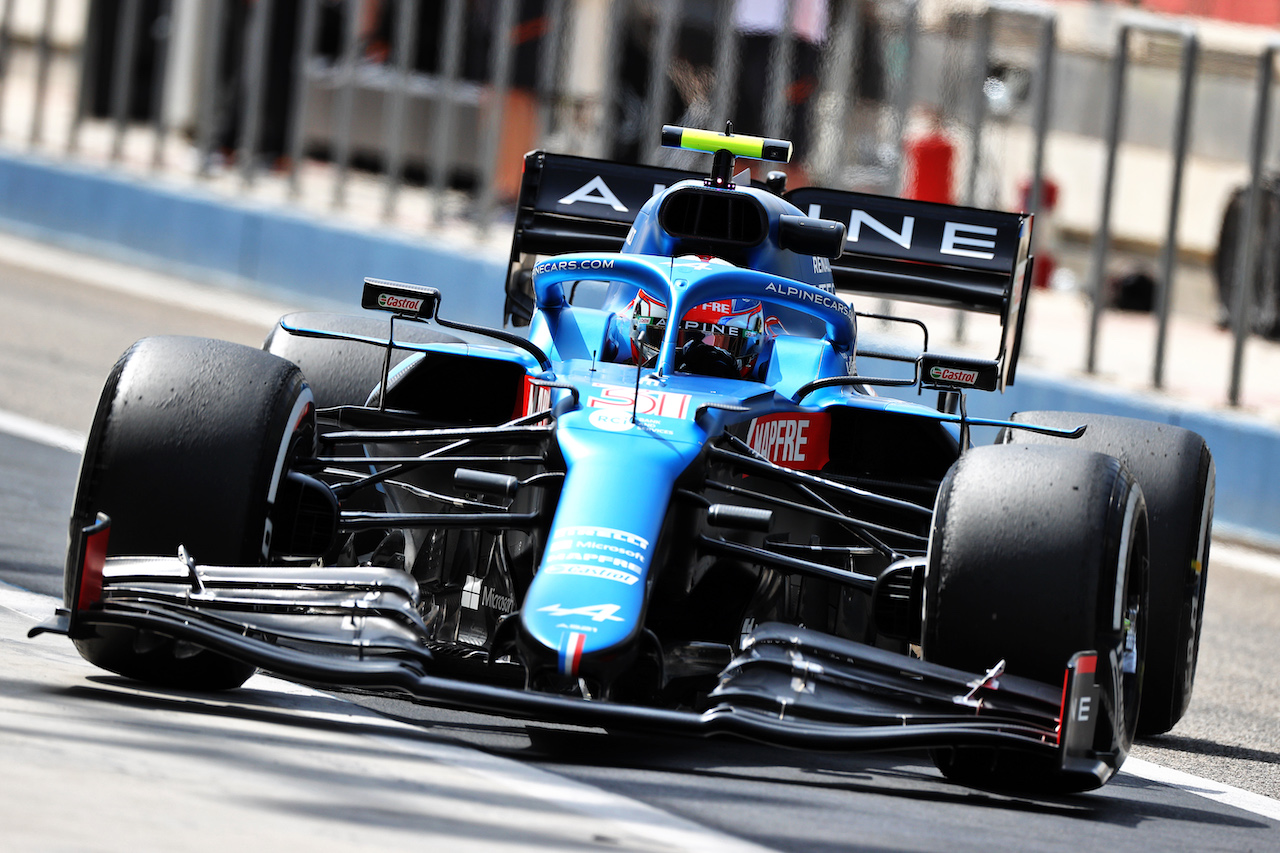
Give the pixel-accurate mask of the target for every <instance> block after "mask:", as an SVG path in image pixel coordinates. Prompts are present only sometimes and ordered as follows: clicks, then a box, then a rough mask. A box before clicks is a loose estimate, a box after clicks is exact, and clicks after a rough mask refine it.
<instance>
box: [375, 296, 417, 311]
mask: <svg viewBox="0 0 1280 853" xmlns="http://www.w3.org/2000/svg"><path fill="white" fill-rule="evenodd" d="M378 307H379V308H389V309H391V310H392V311H421V310H422V300H421V299H410V298H409V297H408V296H396V295H395V294H394V293H379V294H378Z"/></svg>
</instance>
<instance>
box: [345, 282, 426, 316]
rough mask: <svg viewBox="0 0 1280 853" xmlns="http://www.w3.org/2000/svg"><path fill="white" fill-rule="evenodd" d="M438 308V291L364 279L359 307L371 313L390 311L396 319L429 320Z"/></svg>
mask: <svg viewBox="0 0 1280 853" xmlns="http://www.w3.org/2000/svg"><path fill="white" fill-rule="evenodd" d="M439 306H440V291H439V290H436V289H435V288H434V287H425V286H423V285H421V284H405V283H403V282H399V281H384V280H383V279H380V278H366V279H365V280H364V293H363V294H362V295H361V297H360V307H361V308H369V309H371V310H373V311H390V312H391V313H392V314H395V315H396V316H397V317H408V318H410V319H413V320H430V319H432V318H433V317H435V315H436V309H437V308H438V307H439Z"/></svg>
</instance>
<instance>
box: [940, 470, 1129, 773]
mask: <svg viewBox="0 0 1280 853" xmlns="http://www.w3.org/2000/svg"><path fill="white" fill-rule="evenodd" d="M1146 553H1147V524H1146V511H1145V507H1144V505H1143V500H1142V492H1141V489H1140V488H1138V486H1137V485H1136V483H1135V481H1134V479H1133V478H1132V476H1130V475H1129V473H1128V472H1127V471H1125V470H1124V468H1123V467H1122V466H1121V465H1120V463H1119V462H1118V461H1117V460H1116V459H1114V458H1112V457H1109V456H1105V455H1103V454H1099V453H1091V452H1088V451H1080V450H1076V449H1072V448H1058V447H1031V446H1018V447H1002V446H993V447H977V448H973V449H971V450H969V451H968V452H966V453H965V454H964V455H963V456H962V457H961V458H960V459H959V461H958V462H957V463H956V464H955V465H954V466H953V467H952V469H951V471H950V472H949V473H948V475H947V477H946V479H945V480H944V481H943V483H942V486H941V489H940V490H939V493H938V500H937V506H936V511H935V515H934V522H933V529H932V531H931V533H930V541H929V559H928V565H927V569H926V573H925V585H924V589H925V592H924V625H923V627H924V631H923V638H922V639H923V642H922V653H923V656H924V658H925V659H926V660H929V661H932V662H935V663H940V664H944V665H946V666H952V667H956V668H959V669H964V670H967V671H970V672H975V673H979V674H981V673H985V672H988V671H990V670H992V668H994V667H995V666H996V665H997V664H998V663H999V662H1000V661H1004V663H1005V670H1004V671H1005V672H1006V673H1007V674H1009V675H1017V676H1021V677H1024V678H1030V679H1034V680H1036V681H1039V682H1041V683H1044V684H1047V685H1061V684H1062V679H1063V674H1064V672H1065V671H1066V668H1067V664H1068V662H1069V661H1070V659H1071V657H1072V655H1073V654H1075V653H1076V652H1081V651H1096V652H1097V653H1098V667H1099V680H1100V681H1101V680H1102V679H1103V674H1102V671H1103V669H1104V668H1106V667H1110V666H1112V664H1113V663H1115V665H1116V666H1117V668H1119V669H1120V670H1121V672H1117V673H1115V676H1116V678H1115V682H1114V683H1118V684H1119V685H1121V686H1120V688H1119V690H1118V691H1113V693H1114V695H1112V696H1111V698H1110V699H1109V700H1108V702H1107V703H1106V704H1107V705H1108V706H1109V707H1108V711H1107V713H1105V714H1103V715H1102V717H1101V718H1100V719H1099V721H1098V724H1097V726H1098V728H1097V740H1096V741H1095V743H1096V744H1097V745H1098V748H1099V750H1100V751H1106V752H1112V753H1113V754H1115V755H1116V758H1117V761H1116V766H1118V764H1119V762H1122V761H1123V760H1124V755H1125V754H1126V753H1127V751H1128V749H1129V746H1130V745H1131V743H1132V740H1133V736H1134V732H1135V730H1136V724H1137V715H1138V702H1139V697H1140V691H1141V678H1142V658H1143V631H1142V628H1143V617H1144V611H1145V597H1146V595H1145V594H1146V589H1145V586H1146V584H1145V580H1146ZM934 761H935V763H936V764H937V766H938V768H939V769H940V770H941V771H942V772H943V774H944V775H945V776H947V777H948V778H950V779H952V780H954V781H957V782H961V783H962V784H966V785H970V786H973V787H978V788H986V789H994V790H1018V791H1026V792H1038V793H1066V792H1071V791H1077V790H1086V789H1088V788H1093V787H1097V786H1098V785H1101V784H1103V783H1104V782H1105V781H1106V779H1107V778H1108V777H1106V776H1103V777H1101V778H1099V777H1097V776H1094V775H1091V774H1070V773H1064V772H1063V770H1062V768H1061V767H1060V765H1059V764H1058V763H1057V761H1056V759H1049V758H1046V757H1045V756H1042V755H1034V754H1031V753H1027V752H1020V751H1017V750H1012V749H1001V748H989V747H981V748H963V747H957V748H953V749H940V750H936V751H935V752H934Z"/></svg>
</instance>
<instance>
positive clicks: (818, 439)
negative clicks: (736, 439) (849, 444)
mask: <svg viewBox="0 0 1280 853" xmlns="http://www.w3.org/2000/svg"><path fill="white" fill-rule="evenodd" d="M747 444H748V445H749V446H750V447H751V449H752V450H754V451H755V452H756V453H759V454H760V455H761V456H763V457H764V458H765V459H768V460H769V461H770V462H772V463H774V464H775V465H781V466H783V467H785V468H795V469H797V470H801V471H816V470H818V469H820V468H821V467H822V466H824V465H826V464H827V461H828V460H829V459H830V458H831V454H830V446H831V416H830V415H828V414H827V413H826V412H815V413H814V414H786V415H768V416H767V417H763V418H756V419H755V420H753V421H752V422H751V428H750V429H749V430H748V431H747Z"/></svg>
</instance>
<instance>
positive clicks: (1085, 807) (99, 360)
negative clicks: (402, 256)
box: [0, 266, 1280, 850]
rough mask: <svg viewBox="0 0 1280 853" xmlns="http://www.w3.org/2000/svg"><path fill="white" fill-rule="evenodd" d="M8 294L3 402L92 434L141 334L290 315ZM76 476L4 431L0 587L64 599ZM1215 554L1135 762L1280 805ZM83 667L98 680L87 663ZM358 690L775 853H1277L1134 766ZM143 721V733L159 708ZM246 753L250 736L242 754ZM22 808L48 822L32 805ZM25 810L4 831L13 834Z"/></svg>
mask: <svg viewBox="0 0 1280 853" xmlns="http://www.w3.org/2000/svg"><path fill="white" fill-rule="evenodd" d="M103 275H104V276H105V273H104V274H103ZM174 287H175V288H176V289H177V290H180V289H181V288H180V287H178V285H177V284H175V285H174ZM197 293H198V291H193V292H192V293H191V294H188V295H187V296H181V295H180V296H181V298H179V299H177V300H176V301H179V302H186V301H188V300H189V299H194V298H195V296H196V294H197ZM169 295H170V296H173V295H174V290H170V291H169ZM172 301H174V300H172V299H171V300H170V302H172ZM0 304H3V305H4V306H5V311H4V315H5V318H6V320H5V322H6V327H7V328H6V335H5V337H4V338H3V341H2V342H0V409H6V410H9V411H16V412H18V413H19V414H21V415H26V416H27V417H31V418H34V419H36V420H37V421H42V422H46V423H52V424H53V425H55V426H59V427H62V428H63V429H65V430H69V431H72V432H79V433H83V432H85V431H87V428H88V423H89V421H90V419H91V417H92V411H93V406H94V404H95V402H96V397H97V392H98V389H99V387H100V384H101V382H102V379H103V377H105V375H106V372H107V371H108V370H109V369H110V365H111V363H112V362H113V361H114V359H115V357H116V356H117V355H118V353H119V352H120V351H122V350H123V349H124V348H125V347H126V346H127V345H128V344H129V343H131V342H132V340H133V339H134V338H136V337H139V336H141V335H142V334H149V333H169V332H175V331H177V332H184V333H193V334H212V335H215V336H219V337H227V338H230V339H235V340H241V341H243V342H245V343H250V344H256V343H258V342H259V341H260V340H261V338H262V336H263V334H264V333H265V330H266V328H267V323H269V321H270V317H271V316H273V315H274V314H275V313H279V312H278V311H277V310H276V309H277V307H278V306H265V307H262V306H259V307H258V309H257V310H258V313H257V314H256V315H254V313H253V312H252V311H249V312H246V311H243V310H242V309H243V308H244V307H245V306H238V307H237V306H230V307H228V306H229V304H230V301H229V300H227V299H225V298H222V297H220V298H219V299H218V300H217V304H218V305H220V306H222V307H223V308H227V310H226V311H224V312H223V313H224V314H227V315H232V316H230V317H228V316H214V315H211V314H209V313H208V312H207V311H203V310H202V311H191V310H186V309H181V310H179V309H175V308H173V307H172V306H166V307H157V306H156V305H155V303H154V302H153V301H152V300H150V299H139V298H137V297H134V296H126V295H122V294H121V293H119V292H104V291H102V290H100V289H98V288H86V287H85V286H84V285H83V284H82V283H80V282H77V281H71V280H67V279H65V278H61V277H57V276H48V275H45V274H37V273H32V272H31V271H29V270H21V269H16V268H11V267H4V266H0ZM245 304H246V305H251V304H252V303H249V302H246V303H245ZM237 318H242V319H237ZM264 318H265V319H264ZM76 467H77V460H76V458H75V455H74V454H72V453H69V452H67V451H64V450H59V449H56V448H52V447H48V446H46V445H44V444H41V443H37V442H32V441H28V440H25V439H21V438H15V437H13V436H11V435H7V434H2V435H0V478H2V479H0V579H3V580H6V581H9V582H10V583H14V584H16V585H19V586H22V587H24V588H26V589H31V590H33V591H36V592H45V593H48V594H56V593H57V590H58V588H59V585H60V572H61V559H62V548H63V547H64V543H65V524H66V520H65V519H66V514H67V509H68V507H69V504H70V500H71V492H72V489H73V488H74V478H75V471H76ZM1211 565H1212V566H1213V569H1212V574H1211V581H1210V593H1209V603H1208V606H1207V610H1206V640H1205V646H1204V649H1203V651H1202V664H1201V666H1202V672H1201V676H1200V680H1199V682H1198V684H1197V690H1196V698H1195V701H1194V702H1193V705H1192V710H1191V713H1190V714H1189V715H1188V717H1187V719H1186V720H1184V721H1183V722H1182V723H1181V724H1179V726H1178V727H1177V728H1176V729H1175V730H1174V732H1173V733H1172V734H1171V735H1169V736H1166V737H1165V738H1160V739H1157V740H1155V741H1152V742H1150V743H1147V744H1143V745H1141V746H1140V748H1139V749H1138V750H1137V751H1136V752H1135V755H1138V756H1142V757H1145V758H1149V759H1152V760H1156V761H1160V762H1163V763H1167V764H1170V765H1171V766H1175V767H1179V768H1181V769H1185V770H1189V771H1192V772H1196V773H1199V774H1201V775H1203V776H1205V777H1208V778H1216V779H1220V780H1221V781H1225V782H1228V783H1229V784H1232V785H1236V786H1239V787H1242V788H1246V789H1250V790H1255V791H1259V792H1262V793H1270V794H1272V795H1273V796H1274V795H1275V790H1274V785H1275V779H1274V777H1275V776H1276V775H1277V774H1276V773H1275V770H1276V766H1277V764H1280V753H1278V752H1277V745H1278V744H1280V732H1278V731H1277V725H1278V724H1277V720H1276V716H1277V715H1276V713H1275V709H1276V708H1277V707H1280V690H1278V689H1277V686H1276V685H1277V684H1278V683H1280V677H1277V663H1276V656H1275V655H1274V651H1273V650H1274V649H1276V648H1278V647H1280V645H1277V639H1278V638H1280V628H1278V626H1277V622H1280V615H1278V614H1280V607H1278V606H1277V601H1280V581H1277V580H1275V579H1274V578H1269V577H1268V576H1266V575H1259V574H1257V573H1253V572H1246V571H1241V570H1239V569H1235V568H1233V567H1232V565H1231V562H1230V561H1229V560H1227V559H1218V558H1215V560H1214V561H1213V563H1212V564H1211ZM27 642H28V641H26V640H25V639H22V638H21V637H20V634H19V633H16V632H14V631H12V630H10V629H9V628H8V627H6V629H5V633H4V641H3V646H4V651H3V654H4V657H5V658H9V656H10V655H11V654H17V655H20V656H21V655H24V654H28V655H32V656H38V655H43V654H48V653H49V652H48V650H49V649H50V647H58V646H59V645H60V644H65V640H61V639H60V638H52V637H46V638H43V639H40V640H37V641H34V645H31V646H28V645H27ZM63 648H64V650H65V646H63ZM2 665H3V671H7V672H12V671H13V668H12V664H11V663H5V664H2ZM72 677H73V678H75V679H91V678H94V677H97V675H96V674H95V673H94V672H93V671H92V670H84V669H83V668H81V670H80V671H78V672H77V673H76V674H75V675H74V676H72ZM87 683H88V684H93V683H95V682H92V681H88V682H87ZM0 692H3V693H8V691H0ZM116 692H118V693H119V696H117V695H115V694H116ZM144 692H145V693H147V694H153V693H154V691H144ZM77 695H79V693H78V692H77V691H76V690H74V689H68V688H66V687H65V686H64V688H63V689H62V690H61V692H58V693H57V694H56V695H55V694H49V695H46V696H45V697H44V698H45V699H51V698H53V699H55V701H56V704H57V705H60V706H64V705H66V704H67V703H68V702H76V701H80V700H78V699H76V696H77ZM136 695H138V694H137V692H135V691H133V690H132V689H131V688H128V687H123V686H120V685H117V684H113V685H112V695H111V696H106V697H105V698H104V697H99V698H104V701H105V702H107V703H109V704H110V703H120V704H125V705H128V704H136V703H137V702H138V701H139V700H137V699H131V698H127V697H130V696H136ZM82 698H83V697H82ZM348 698H352V697H348ZM155 701H157V700H154V699H149V700H147V702H155ZM207 701H214V702H216V703H218V704H219V705H220V706H221V705H223V704H225V703H227V702H228V701H230V702H231V703H232V704H233V705H234V703H235V702H236V701H237V700H236V699H235V694H227V696H226V697H217V698H216V699H215V700H207V699H204V700H198V701H197V705H202V703H204V702H207ZM358 701H360V702H362V703H364V704H372V705H376V706H377V707H378V708H379V709H380V710H382V711H384V712H386V713H389V714H391V715H393V716H398V717H401V718H404V719H409V720H412V721H414V723H415V724H416V725H418V726H421V727H422V728H423V730H424V731H425V733H426V735H427V737H428V738H429V739H431V740H432V741H433V742H444V743H453V744H464V745H473V746H478V747H480V748H482V749H484V750H488V751H490V752H493V753H498V754H504V755H507V756H510V757H512V758H514V759H516V760H517V761H519V762H521V763H522V764H525V765H528V766H532V767H535V768H546V769H549V770H552V771H553V772H554V773H556V774H559V775H564V776H569V777H573V778H575V779H579V780H581V781H584V782H587V783H590V785H592V786H594V787H596V788H599V789H603V790H606V791H614V792H617V793H621V794H624V795H625V796H627V797H629V798H634V799H637V800H640V801H642V802H646V803H650V804H652V805H654V806H657V807H658V808H661V809H663V810H664V811H666V812H669V813H672V814H675V815H680V816H683V817H686V818H688V819H690V820H692V821H696V822H697V823H699V824H703V825H706V826H710V827H713V828H716V829H719V830H722V831H724V832H727V833H730V834H732V835H736V836H740V837H745V838H748V839H751V840H753V841H756V842H757V843H760V844H764V845H766V846H769V847H775V848H777V849H787V850H793V849H794V850H823V849H832V850H834V849H848V847H850V846H854V847H862V848H865V849H920V850H924V849H941V848H943V847H945V848H948V849H961V850H964V849H974V850H977V849H983V850H989V849H992V848H993V847H994V848H996V849H1002V848H1010V849H1012V848H1017V849H1045V850H1059V849H1062V850H1065V849H1071V850H1078V849H1094V848H1101V847H1103V846H1104V845H1107V846H1114V845H1116V844H1134V843H1138V844H1143V845H1151V846H1153V847H1158V848H1160V849H1232V850H1238V849H1254V850H1265V849H1280V833H1277V832H1276V830H1277V829H1280V821H1278V820H1276V819H1274V818H1267V817H1263V816H1259V815H1258V814H1256V813H1251V812H1247V811H1241V810H1239V809H1236V808H1233V807H1230V806H1224V805H1220V804H1218V803H1215V802H1212V801H1209V800H1206V799H1203V798H1201V797H1198V796H1193V795H1191V794H1188V793H1187V792H1185V791H1181V790H1176V789H1172V788H1168V787H1165V786H1163V785H1158V784H1154V783H1151V782H1148V781H1145V780H1143V779H1139V778H1135V777H1132V776H1128V775H1122V776H1121V777H1120V778H1119V779H1118V780H1117V781H1116V782H1113V783H1112V784H1111V785H1109V786H1107V788H1105V789H1103V791H1101V792H1099V793H1096V794H1092V795H1088V796H1083V797H1075V798H1066V799H1056V800H1038V799H1026V798H1011V797H999V796H993V795H988V794H981V793H978V792H973V791H969V790H967V789H964V788H960V787H957V786H953V785H950V784H949V783H947V782H945V781H943V780H942V779H941V778H940V777H939V776H938V774H937V773H936V771H935V770H933V768H932V766H931V765H929V764H928V762H927V761H922V760H919V759H917V758H914V757H902V756H877V757H866V756H861V757H859V756H854V757H845V756H824V755H812V754H807V753H780V752H778V751H776V750H772V749H768V748H765V747H757V746H753V745H749V744H737V743H727V742H717V743H705V744H704V743H698V744H690V743H688V742H684V741H666V740H663V739H646V740H643V741H637V740H634V739H628V738H616V737H607V736H603V735H601V734H600V733H598V732H589V731H588V732H581V731H573V730H567V729H563V728H558V727H552V726H525V725H522V724H520V723H518V722H513V721H509V720H501V719H497V718H492V717H485V716H481V715H471V714H454V713H448V712H440V711H437V710H435V709H430V708H425V707H422V706H417V705H412V704H409V703H404V702H394V703H387V702H383V701H381V700H377V701H374V700H369V699H368V698H363V697H361V698H359V700H358ZM162 704H163V703H162ZM280 724H281V725H289V723H288V722H287V721H284V720H282V721H281V722H280ZM133 725H135V726H143V727H145V726H146V725H147V722H146V717H145V716H144V717H142V718H141V720H140V721H138V722H136V723H134V724H133ZM186 725H187V728H190V729H192V730H194V729H197V728H199V725H200V723H199V720H196V721H191V720H187V723H186ZM0 730H3V729H2V728H0ZM193 736H194V735H193ZM215 742H216V741H215ZM240 746H241V744H240V743H239V741H237V742H236V744H235V747H236V748H237V749H238V748H240ZM130 748H131V749H136V750H141V751H142V752H144V753H146V754H148V755H151V754H152V753H154V752H156V751H157V750H159V751H160V752H164V753H165V754H166V760H172V761H174V762H183V761H186V760H187V759H188V758H189V756H188V755H186V754H185V751H184V750H183V749H181V748H178V747H177V744H176V742H175V741H174V740H172V739H169V738H164V739H160V740H158V741H157V742H156V743H152V744H147V743H141V742H140V743H133V744H131V745H130ZM202 748H206V749H216V747H215V746H206V747H202ZM1166 759H1168V760H1166ZM114 760H121V761H126V762H127V761H129V760H130V759H128V758H123V759H122V758H117V759H114ZM175 772H176V771H175ZM5 778H8V779H10V780H13V778H14V776H13V774H5ZM14 784H16V783H15V782H13V781H10V782H8V783H6V785H5V787H9V786H10V785H14ZM219 790H221V789H219ZM222 795H223V796H230V794H228V793H227V792H225V791H223V792H222ZM52 814H53V813H51V814H50V815H47V816H46V818H48V819H50V820H51V815H52ZM23 817H25V818H26V819H28V820H39V819H41V818H40V817H39V813H37V812H31V813H29V814H28V815H24V816H23ZM13 820H14V818H13V817H9V818H8V819H6V820H5V821H3V825H5V826H9V827H12V826H15V825H19V824H15V823H13V822H12V821H13ZM36 829H37V830H38V829H40V828H36ZM43 829H44V830H45V832H46V833H47V837H48V838H51V839H56V838H57V833H58V831H59V826H58V824H57V823H56V822H50V823H48V825H47V826H45V827H43ZM3 834H7V831H6V832H5V833H2V834H0V837H2V835H3ZM11 837H12V836H11ZM28 837H38V836H34V835H33V836H28ZM602 846H603V842H602Z"/></svg>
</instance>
